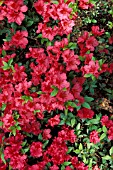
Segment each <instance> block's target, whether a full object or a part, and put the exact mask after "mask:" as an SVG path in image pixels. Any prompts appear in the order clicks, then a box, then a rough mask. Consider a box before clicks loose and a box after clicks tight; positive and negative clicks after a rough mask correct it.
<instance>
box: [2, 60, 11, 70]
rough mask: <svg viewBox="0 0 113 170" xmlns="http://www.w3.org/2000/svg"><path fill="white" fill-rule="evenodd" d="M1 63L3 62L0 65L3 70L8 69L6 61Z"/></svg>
mask: <svg viewBox="0 0 113 170" xmlns="http://www.w3.org/2000/svg"><path fill="white" fill-rule="evenodd" d="M3 64H4V66H3V67H2V68H3V70H7V69H9V65H8V63H6V62H5V61H3Z"/></svg>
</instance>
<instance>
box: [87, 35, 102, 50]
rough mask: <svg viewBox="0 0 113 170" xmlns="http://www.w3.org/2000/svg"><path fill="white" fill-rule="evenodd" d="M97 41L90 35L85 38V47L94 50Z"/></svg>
mask: <svg viewBox="0 0 113 170" xmlns="http://www.w3.org/2000/svg"><path fill="white" fill-rule="evenodd" d="M98 44H99V43H98V41H97V40H96V39H95V37H93V36H91V37H89V38H88V40H86V48H88V50H90V51H94V47H96V46H98Z"/></svg>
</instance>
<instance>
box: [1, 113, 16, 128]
mask: <svg viewBox="0 0 113 170" xmlns="http://www.w3.org/2000/svg"><path fill="white" fill-rule="evenodd" d="M2 121H3V128H4V129H5V130H6V131H9V130H8V129H9V128H10V127H11V126H14V124H15V122H14V118H13V116H12V115H11V114H8V113H7V114H5V115H4V116H3V118H2Z"/></svg>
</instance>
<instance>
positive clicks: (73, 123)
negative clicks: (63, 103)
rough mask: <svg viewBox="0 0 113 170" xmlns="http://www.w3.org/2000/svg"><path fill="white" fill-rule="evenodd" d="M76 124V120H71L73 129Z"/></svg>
mask: <svg viewBox="0 0 113 170" xmlns="http://www.w3.org/2000/svg"><path fill="white" fill-rule="evenodd" d="M75 123H76V120H75V118H73V119H71V126H72V127H73V126H74V125H75Z"/></svg>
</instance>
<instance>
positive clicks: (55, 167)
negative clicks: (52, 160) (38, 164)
mask: <svg viewBox="0 0 113 170" xmlns="http://www.w3.org/2000/svg"><path fill="white" fill-rule="evenodd" d="M50 170H59V167H58V166H57V165H53V166H51V167H50Z"/></svg>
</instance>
